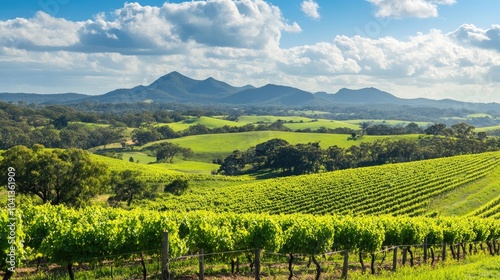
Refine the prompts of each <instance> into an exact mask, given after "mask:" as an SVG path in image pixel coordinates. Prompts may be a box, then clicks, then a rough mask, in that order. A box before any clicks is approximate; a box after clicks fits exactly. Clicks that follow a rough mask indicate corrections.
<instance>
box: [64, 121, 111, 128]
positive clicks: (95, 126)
mask: <svg viewBox="0 0 500 280" xmlns="http://www.w3.org/2000/svg"><path fill="white" fill-rule="evenodd" d="M69 123H70V124H78V125H82V126H84V127H86V128H98V127H109V126H111V125H110V124H103V123H86V122H69Z"/></svg>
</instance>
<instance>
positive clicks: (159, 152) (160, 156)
mask: <svg viewBox="0 0 500 280" xmlns="http://www.w3.org/2000/svg"><path fill="white" fill-rule="evenodd" d="M151 149H152V151H153V153H154V154H155V156H156V161H157V162H161V161H166V160H168V161H169V162H170V163H172V162H173V160H174V157H175V156H176V155H178V154H182V155H183V156H184V157H185V158H188V157H190V156H191V155H192V154H193V151H192V150H191V148H183V147H181V146H179V145H178V144H174V143H170V142H163V143H160V144H156V145H153V146H151Z"/></svg>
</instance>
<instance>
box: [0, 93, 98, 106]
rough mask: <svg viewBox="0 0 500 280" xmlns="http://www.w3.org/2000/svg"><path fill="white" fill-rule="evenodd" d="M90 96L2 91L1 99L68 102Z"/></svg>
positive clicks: (30, 101) (53, 102)
mask: <svg viewBox="0 0 500 280" xmlns="http://www.w3.org/2000/svg"><path fill="white" fill-rule="evenodd" d="M85 98H88V95H85V94H79V93H58V94H38V93H6V92H4V93H0V100H2V101H5V102H14V103H17V102H27V103H36V104H60V103H68V102H78V101H80V100H82V99H85Z"/></svg>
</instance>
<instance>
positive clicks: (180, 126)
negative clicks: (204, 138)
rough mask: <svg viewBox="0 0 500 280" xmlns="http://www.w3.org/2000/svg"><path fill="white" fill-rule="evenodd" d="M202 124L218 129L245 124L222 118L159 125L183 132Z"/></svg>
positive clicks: (200, 118) (193, 119)
mask: <svg viewBox="0 0 500 280" xmlns="http://www.w3.org/2000/svg"><path fill="white" fill-rule="evenodd" d="M197 124H202V125H204V126H206V127H208V128H216V127H222V126H225V125H227V126H243V125H245V123H240V122H234V121H228V120H224V119H220V118H212V117H192V118H189V119H187V120H183V121H180V122H175V123H167V124H159V125H168V126H170V127H171V128H172V129H173V130H175V131H182V130H184V129H187V128H188V127H190V126H192V125H197Z"/></svg>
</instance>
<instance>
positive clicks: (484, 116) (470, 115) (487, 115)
mask: <svg viewBox="0 0 500 280" xmlns="http://www.w3.org/2000/svg"><path fill="white" fill-rule="evenodd" d="M467 118H493V116H492V115H490V114H469V115H467Z"/></svg>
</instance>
